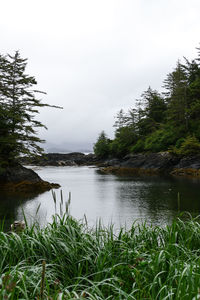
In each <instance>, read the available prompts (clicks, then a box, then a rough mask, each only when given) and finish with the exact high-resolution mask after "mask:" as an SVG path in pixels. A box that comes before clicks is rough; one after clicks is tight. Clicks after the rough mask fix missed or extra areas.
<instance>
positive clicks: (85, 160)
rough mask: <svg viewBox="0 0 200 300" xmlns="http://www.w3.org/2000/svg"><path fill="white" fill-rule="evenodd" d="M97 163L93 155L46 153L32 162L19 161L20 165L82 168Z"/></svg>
mask: <svg viewBox="0 0 200 300" xmlns="http://www.w3.org/2000/svg"><path fill="white" fill-rule="evenodd" d="M96 161H97V158H96V156H95V155H94V154H92V153H91V154H87V155H86V154H84V153H81V152H72V153H66V154H62V153H47V154H45V155H43V156H39V157H37V158H34V159H32V160H27V159H25V158H23V159H21V163H22V164H31V165H36V166H83V165H93V164H95V162H96Z"/></svg>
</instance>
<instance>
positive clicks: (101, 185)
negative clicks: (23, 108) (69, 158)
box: [0, 166, 200, 228]
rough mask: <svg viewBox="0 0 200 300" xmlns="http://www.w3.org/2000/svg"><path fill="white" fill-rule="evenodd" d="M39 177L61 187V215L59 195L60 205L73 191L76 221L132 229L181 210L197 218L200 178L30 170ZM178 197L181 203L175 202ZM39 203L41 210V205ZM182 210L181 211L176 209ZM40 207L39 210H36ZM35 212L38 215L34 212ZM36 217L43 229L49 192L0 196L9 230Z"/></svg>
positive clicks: (52, 210) (50, 208)
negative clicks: (138, 224) (99, 220)
mask: <svg viewBox="0 0 200 300" xmlns="http://www.w3.org/2000/svg"><path fill="white" fill-rule="evenodd" d="M32 169H34V170H35V171H36V172H37V173H38V174H39V175H40V176H41V178H42V179H44V180H47V181H50V182H55V183H59V184H60V185H61V188H60V189H58V190H55V193H56V198H57V208H56V211H57V212H59V207H60V205H59V203H60V201H61V200H60V199H61V196H60V191H61V190H62V193H63V199H64V201H67V200H68V196H69V192H71V205H70V213H71V215H72V216H74V217H75V218H77V219H82V218H83V217H84V215H85V216H86V217H87V220H88V223H89V224H90V225H95V224H96V221H97V220H98V219H101V221H102V222H103V223H104V224H105V225H108V224H110V223H113V224H115V226H116V227H117V228H118V227H119V226H121V225H122V226H125V225H126V227H127V228H130V226H131V224H132V223H133V222H134V221H136V222H143V221H146V222H147V223H152V224H155V225H160V226H163V225H165V224H168V223H170V222H171V221H172V219H173V218H174V217H175V216H176V215H177V213H178V211H179V209H180V210H181V211H188V212H190V213H192V214H200V180H199V179H189V178H177V177H170V176H167V177H165V176H131V177H130V176H123V177H119V176H116V175H107V174H101V173H100V172H99V171H98V169H96V168H93V167H85V166H84V167H32ZM178 194H179V195H180V205H179V204H178V200H177V199H178ZM39 205H40V207H39ZM179 206H180V207H179ZM38 207H39V210H38ZM37 210H38V212H37ZM22 211H24V213H25V215H26V218H27V220H28V221H29V222H32V221H33V220H34V219H36V220H37V221H38V222H39V223H40V225H41V226H44V225H45V224H46V223H47V222H51V220H52V215H53V214H54V213H55V205H54V201H53V197H52V191H48V192H45V193H43V194H40V195H36V194H31V195H28V196H27V195H24V194H10V193H3V192H0V219H1V220H2V219H4V222H5V227H6V228H9V226H10V224H11V222H12V221H13V220H21V219H23V213H22Z"/></svg>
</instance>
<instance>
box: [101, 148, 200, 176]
mask: <svg viewBox="0 0 200 300" xmlns="http://www.w3.org/2000/svg"><path fill="white" fill-rule="evenodd" d="M101 167H102V168H101V169H100V171H101V172H103V173H112V174H117V175H135V174H150V175H152V174H171V175H177V176H193V177H194V176H195V177H196V176H200V155H195V156H190V157H180V156H179V157H178V156H175V155H173V154H171V153H169V152H160V153H150V154H141V153H140V154H134V155H133V154H131V155H127V156H125V157H124V158H123V159H121V160H120V161H119V160H110V161H105V162H104V163H103V164H101Z"/></svg>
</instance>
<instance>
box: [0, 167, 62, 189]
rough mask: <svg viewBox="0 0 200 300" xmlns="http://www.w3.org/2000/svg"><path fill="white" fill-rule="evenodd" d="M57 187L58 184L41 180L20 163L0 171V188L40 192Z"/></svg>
mask: <svg viewBox="0 0 200 300" xmlns="http://www.w3.org/2000/svg"><path fill="white" fill-rule="evenodd" d="M58 187H59V185H58V184H53V183H49V182H47V181H44V180H42V179H41V178H40V177H39V176H38V174H37V173H35V172H34V171H33V170H31V169H27V168H25V167H23V166H22V165H20V164H15V165H12V166H9V167H6V168H4V169H1V171H0V189H1V190H8V191H14V192H18V191H20V192H37V193H40V192H45V191H47V190H50V189H52V188H58Z"/></svg>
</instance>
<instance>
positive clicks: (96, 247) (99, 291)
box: [0, 214, 200, 300]
mask: <svg viewBox="0 0 200 300" xmlns="http://www.w3.org/2000/svg"><path fill="white" fill-rule="evenodd" d="M199 221H200V220H199V218H197V219H189V220H186V219H185V218H184V221H182V220H181V219H176V220H174V221H173V222H172V224H171V225H168V226H166V227H156V226H155V227H154V226H147V225H146V224H141V225H133V226H132V228H131V229H130V230H129V231H128V230H124V229H123V228H121V229H119V230H118V231H117V232H115V231H114V229H113V226H110V227H109V228H105V227H103V226H102V225H101V224H100V223H99V224H98V225H97V226H96V227H95V228H93V229H91V228H89V227H88V225H87V221H83V222H81V221H76V220H75V219H73V218H72V217H71V216H69V215H68V214H64V215H63V216H62V217H59V216H58V215H56V216H54V219H53V222H52V224H48V225H47V227H45V228H43V229H42V228H39V226H37V225H36V224H34V225H33V226H32V227H26V229H25V230H24V231H22V232H21V233H18V234H17V233H15V232H9V233H4V232H3V231H0V255H1V258H2V259H1V263H0V285H1V289H0V299H27V300H28V299H85V298H87V299H90V300H95V299H96V300H97V299H98V300H103V299H116V300H120V299H130V300H131V299H132V300H135V299H187V300H192V299H198V295H199V285H200V275H199V274H200V250H199V249H200V226H199Z"/></svg>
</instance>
